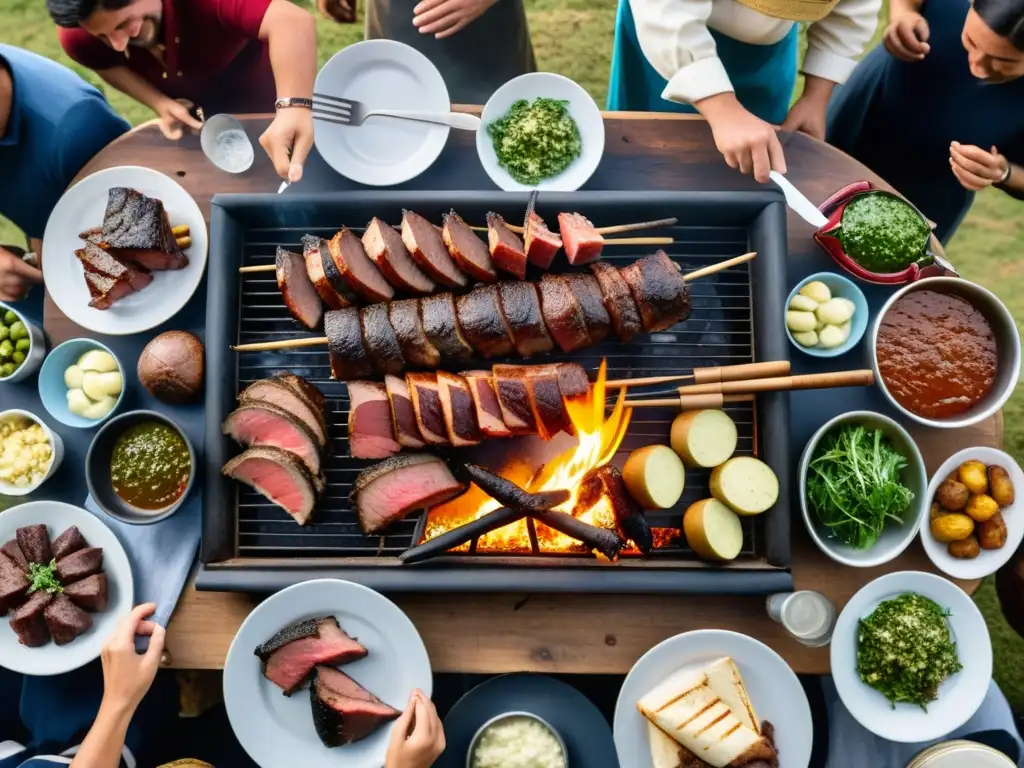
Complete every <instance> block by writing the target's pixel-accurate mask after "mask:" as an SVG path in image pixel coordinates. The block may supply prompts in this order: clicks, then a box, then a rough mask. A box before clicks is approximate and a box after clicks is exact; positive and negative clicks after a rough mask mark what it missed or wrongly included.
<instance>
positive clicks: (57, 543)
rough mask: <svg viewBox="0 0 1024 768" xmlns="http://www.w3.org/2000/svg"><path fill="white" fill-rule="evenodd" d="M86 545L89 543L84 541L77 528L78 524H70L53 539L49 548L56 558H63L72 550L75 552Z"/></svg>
mask: <svg viewBox="0 0 1024 768" xmlns="http://www.w3.org/2000/svg"><path fill="white" fill-rule="evenodd" d="M88 546H89V544H88V543H87V542H86V540H85V537H84V536H83V535H82V532H81V531H80V530H78V526H77V525H72V526H71V527H70V528H68V529H67V530H66V531H64V532H63V533H62V534H61V535H60V536H58V537H57V538H56V539H54V540H53V543H52V544H51V545H50V549H51V551H52V552H53V556H54V558H56V559H57V560H63V559H64V558H65V557H67V556H68V555H70V554H71V553H72V552H77V551H78V550H80V549H85V548H86V547H88Z"/></svg>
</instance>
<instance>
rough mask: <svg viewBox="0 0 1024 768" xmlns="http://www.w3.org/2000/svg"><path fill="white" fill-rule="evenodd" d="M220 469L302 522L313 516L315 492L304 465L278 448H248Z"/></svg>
mask: <svg viewBox="0 0 1024 768" xmlns="http://www.w3.org/2000/svg"><path fill="white" fill-rule="evenodd" d="M221 472H222V473H223V474H225V475H227V476H228V477H230V478H232V479H234V480H238V481H239V482H242V483H245V484H246V485H249V486H251V487H252V488H253V489H255V490H256V491H258V492H260V493H262V494H263V495H264V496H266V497H267V499H268V500H269V501H271V502H273V503H274V504H276V505H277V506H279V507H281V508H282V509H283V510H284V511H285V512H287V513H288V514H289V515H291V516H292V517H293V518H295V522H297V523H298V524H299V525H305V524H306V523H308V522H309V520H310V518H311V517H312V516H313V510H314V508H315V507H316V500H317V491H316V487H315V485H314V481H313V477H312V476H311V475H310V474H309V470H308V469H306V465H305V464H303V463H302V462H301V461H299V459H298V458H297V457H296V456H295V455H294V454H291V453H288V452H287V451H282V450H280V449H279V448H270V447H266V446H263V447H259V448H249V449H247V450H246V451H244V452H242V453H240V454H239V455H238V456H235V458H233V459H231V460H230V461H229V462H228V463H227V464H225V465H224V468H223V469H222V470H221Z"/></svg>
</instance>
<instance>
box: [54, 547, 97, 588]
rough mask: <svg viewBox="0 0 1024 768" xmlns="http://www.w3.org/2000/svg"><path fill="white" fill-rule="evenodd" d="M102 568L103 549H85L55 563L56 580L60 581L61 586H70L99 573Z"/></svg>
mask: <svg viewBox="0 0 1024 768" xmlns="http://www.w3.org/2000/svg"><path fill="white" fill-rule="evenodd" d="M102 568H103V548H102V547H86V548H85V549H80V550H78V551H77V552H72V553H71V554H70V555H68V556H67V557H65V558H64V559H63V560H58V561H57V578H59V579H60V581H61V584H71V583H72V582H75V581H79V580H81V579H84V578H85V577H86V576H92V575H93V574H94V573H99V572H100V570H101V569H102Z"/></svg>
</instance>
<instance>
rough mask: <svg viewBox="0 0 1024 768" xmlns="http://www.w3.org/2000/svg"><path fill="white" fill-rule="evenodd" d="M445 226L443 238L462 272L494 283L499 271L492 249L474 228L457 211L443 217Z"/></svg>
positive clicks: (481, 280)
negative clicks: (489, 248) (488, 247)
mask: <svg viewBox="0 0 1024 768" xmlns="http://www.w3.org/2000/svg"><path fill="white" fill-rule="evenodd" d="M443 219H444V228H443V229H442V230H441V239H442V240H443V241H444V244H445V246H446V247H447V248H448V253H450V254H451V257H452V259H453V260H454V261H455V266H457V267H458V268H459V270H460V271H461V272H463V273H464V274H467V275H469V276H470V277H471V278H474V279H476V280H479V281H480V282H483V283H493V282H495V281H497V279H498V273H497V272H496V271H495V269H494V262H492V261H491V254H490V251H489V250H488V249H487V246H486V245H485V244H484V242H483V240H481V239H480V238H479V237H477V236H476V235H475V234H473V230H471V229H470V228H469V225H468V224H466V222H464V221H463V220H462V217H460V216H459V214H457V213H456V212H455V211H450V212H449V213H446V214H445V215H444V217H443Z"/></svg>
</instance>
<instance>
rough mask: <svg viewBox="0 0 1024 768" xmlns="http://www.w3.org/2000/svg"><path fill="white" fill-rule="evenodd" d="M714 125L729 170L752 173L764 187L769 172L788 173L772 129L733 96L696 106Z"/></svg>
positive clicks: (725, 96) (716, 137) (717, 143)
mask: <svg viewBox="0 0 1024 768" xmlns="http://www.w3.org/2000/svg"><path fill="white" fill-rule="evenodd" d="M697 108H698V109H699V110H700V112H701V114H702V115H704V117H705V118H706V119H707V121H708V123H709V124H710V125H711V132H712V133H713V134H714V137H715V146H717V147H718V151H719V152H721V153H722V155H723V156H724V157H725V162H726V163H728V164H729V167H730V168H738V169H739V170H740V171H741V172H743V173H751V172H753V174H754V178H755V179H757V180H758V181H760V182H762V183H764V182H766V181H768V172H769V171H771V170H775V171H778V172H779V173H785V172H786V158H785V157H784V156H783V152H782V144H780V143H779V137H778V134H777V133H776V131H775V128H773V127H772V126H771V125H769V124H768V123H766V122H765V121H764V120H762V119H761V118H759V117H756V116H755V115H753V114H751V113H750V112H748V111H747V110H746V109H744V108H743V106H742V105H741V104H740V103H739V101H737V100H736V97H735V95H733V94H731V93H720V94H718V95H716V96H709V97H708V98H706V99H702V100H701V101H699V102H697Z"/></svg>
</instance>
